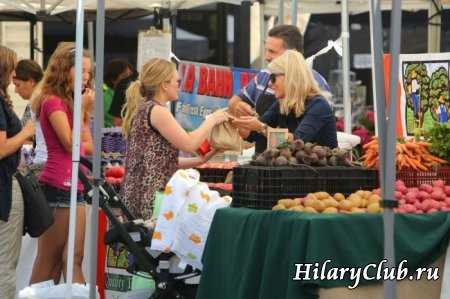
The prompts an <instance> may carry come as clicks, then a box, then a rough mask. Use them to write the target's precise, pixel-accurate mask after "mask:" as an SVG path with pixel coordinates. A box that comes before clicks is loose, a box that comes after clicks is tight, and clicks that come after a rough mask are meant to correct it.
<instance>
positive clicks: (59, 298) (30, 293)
mask: <svg viewBox="0 0 450 299" xmlns="http://www.w3.org/2000/svg"><path fill="white" fill-rule="evenodd" d="M67 292H68V289H67V285H66V284H58V285H55V284H54V283H53V280H49V281H44V282H40V283H36V284H32V285H31V286H29V287H26V288H25V289H23V290H21V291H20V292H19V296H18V298H19V299H66V296H67ZM71 298H72V299H89V284H87V285H84V284H79V283H74V284H72V296H71ZM96 298H100V296H99V294H98V290H97V294H96Z"/></svg>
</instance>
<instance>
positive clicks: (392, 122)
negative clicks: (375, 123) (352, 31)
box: [383, 0, 402, 299]
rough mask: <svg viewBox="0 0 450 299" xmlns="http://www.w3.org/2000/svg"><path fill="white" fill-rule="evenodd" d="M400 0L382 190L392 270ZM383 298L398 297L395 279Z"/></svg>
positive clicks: (395, 8)
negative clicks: (383, 188) (383, 187)
mask: <svg viewBox="0 0 450 299" xmlns="http://www.w3.org/2000/svg"><path fill="white" fill-rule="evenodd" d="M401 5H402V4H401V1H400V0H397V1H392V11H391V32H390V46H391V61H390V62H391V69H390V77H389V85H390V88H389V91H390V97H389V99H390V101H389V119H388V120H387V128H386V142H385V147H386V148H385V150H386V156H385V159H386V162H385V166H386V168H385V171H386V173H385V184H384V186H385V190H383V195H384V197H383V200H384V201H385V204H384V206H385V209H384V215H383V216H384V217H383V223H384V225H383V226H384V258H385V259H386V260H387V263H386V267H387V268H388V269H393V268H394V267H395V242H394V228H395V227H394V225H395V222H394V221H395V218H394V210H393V209H392V208H393V207H394V206H393V205H391V204H395V203H397V200H396V199H395V197H394V188H395V178H396V172H395V171H396V169H395V149H396V144H397V130H396V129H397V82H398V73H399V67H398V65H399V55H400V46H401V24H402V8H401ZM383 285H384V298H385V299H395V298H397V294H396V293H397V291H396V283H395V280H385V281H384V282H383Z"/></svg>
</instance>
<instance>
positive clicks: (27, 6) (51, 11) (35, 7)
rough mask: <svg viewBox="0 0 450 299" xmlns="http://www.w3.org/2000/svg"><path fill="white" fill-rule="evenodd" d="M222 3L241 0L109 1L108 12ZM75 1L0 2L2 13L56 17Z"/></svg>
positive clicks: (90, 3)
mask: <svg viewBox="0 0 450 299" xmlns="http://www.w3.org/2000/svg"><path fill="white" fill-rule="evenodd" d="M216 2H222V3H229V4H236V5H239V4H240V3H241V2H242V1H241V0H223V1H211V0H108V1H106V2H105V9H106V10H124V9H143V10H150V11H152V10H153V9H155V8H168V9H191V8H194V7H198V6H201V5H206V4H211V3H216ZM76 5H77V2H76V1H75V0H0V11H17V10H20V11H25V12H28V13H31V14H38V13H46V14H48V15H56V14H60V13H63V12H67V11H74V10H75V9H76ZM83 8H84V9H85V10H97V0H86V1H84V3H83Z"/></svg>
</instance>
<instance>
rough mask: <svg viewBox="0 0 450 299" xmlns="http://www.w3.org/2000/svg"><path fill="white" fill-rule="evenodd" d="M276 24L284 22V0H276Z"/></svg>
mask: <svg viewBox="0 0 450 299" xmlns="http://www.w3.org/2000/svg"><path fill="white" fill-rule="evenodd" d="M277 24H278V25H283V24H284V0H278V22H277Z"/></svg>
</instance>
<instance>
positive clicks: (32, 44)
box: [30, 20, 36, 60]
mask: <svg viewBox="0 0 450 299" xmlns="http://www.w3.org/2000/svg"><path fill="white" fill-rule="evenodd" d="M35 25H36V21H34V20H33V21H30V59H31V60H34V46H35V43H34V39H35V37H34V28H35Z"/></svg>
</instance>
